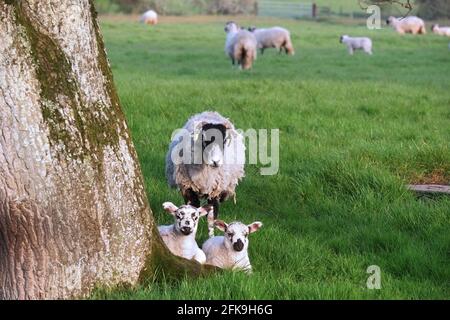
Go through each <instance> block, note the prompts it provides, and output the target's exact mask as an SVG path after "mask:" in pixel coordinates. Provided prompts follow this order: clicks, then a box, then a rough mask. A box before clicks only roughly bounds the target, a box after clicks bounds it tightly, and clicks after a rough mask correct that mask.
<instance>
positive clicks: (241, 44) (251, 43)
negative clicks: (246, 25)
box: [224, 21, 257, 70]
mask: <svg viewBox="0 0 450 320" xmlns="http://www.w3.org/2000/svg"><path fill="white" fill-rule="evenodd" d="M224 30H225V32H226V33H227V38H226V41H225V54H227V55H228V56H229V57H230V58H231V63H232V64H233V65H235V63H236V62H237V64H238V65H239V67H240V68H241V69H244V70H247V69H250V68H251V67H252V65H253V62H254V61H255V60H256V45H257V42H256V38H255V36H254V35H253V34H252V33H251V32H249V31H247V30H245V29H241V28H240V27H239V26H238V25H237V24H236V23H234V22H232V21H230V22H227V24H226V25H225V28H224Z"/></svg>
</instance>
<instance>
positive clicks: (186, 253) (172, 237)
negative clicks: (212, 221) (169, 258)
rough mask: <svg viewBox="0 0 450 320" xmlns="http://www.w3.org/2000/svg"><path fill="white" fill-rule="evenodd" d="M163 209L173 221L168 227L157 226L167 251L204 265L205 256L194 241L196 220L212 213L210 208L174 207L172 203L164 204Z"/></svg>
mask: <svg viewBox="0 0 450 320" xmlns="http://www.w3.org/2000/svg"><path fill="white" fill-rule="evenodd" d="M163 208H164V210H166V211H167V212H169V213H170V214H171V215H172V216H173V217H174V219H175V223H174V224H172V225H169V226H159V227H158V230H159V234H160V235H161V237H162V239H163V240H164V243H165V244H166V245H167V247H168V248H169V250H170V251H171V252H172V253H173V254H174V255H177V256H180V257H183V258H186V259H189V260H190V259H195V260H197V261H198V262H199V263H205V261H206V256H205V254H204V253H203V251H202V250H201V249H200V248H199V247H198V245H197V242H196V241H195V234H196V233H197V226H198V220H199V218H200V217H203V216H205V215H207V214H208V212H209V211H212V208H211V206H205V207H200V208H195V207H193V206H191V205H183V206H181V207H179V208H178V207H177V206H175V205H174V204H173V203H172V202H164V203H163Z"/></svg>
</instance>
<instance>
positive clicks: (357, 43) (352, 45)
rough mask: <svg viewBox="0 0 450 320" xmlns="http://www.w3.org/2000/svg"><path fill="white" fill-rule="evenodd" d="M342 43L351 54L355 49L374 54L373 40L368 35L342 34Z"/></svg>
mask: <svg viewBox="0 0 450 320" xmlns="http://www.w3.org/2000/svg"><path fill="white" fill-rule="evenodd" d="M340 42H341V43H344V44H345V45H346V46H347V49H348V53H350V54H351V55H352V54H353V52H354V51H355V50H363V51H364V52H365V53H367V54H370V55H371V54H372V40H370V38H367V37H357V38H354V37H350V36H348V35H343V36H341V39H340Z"/></svg>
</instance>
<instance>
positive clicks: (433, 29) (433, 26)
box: [431, 24, 439, 32]
mask: <svg viewBox="0 0 450 320" xmlns="http://www.w3.org/2000/svg"><path fill="white" fill-rule="evenodd" d="M437 29H439V25H438V24H433V25H432V26H431V31H433V32H434V31H435V30H437Z"/></svg>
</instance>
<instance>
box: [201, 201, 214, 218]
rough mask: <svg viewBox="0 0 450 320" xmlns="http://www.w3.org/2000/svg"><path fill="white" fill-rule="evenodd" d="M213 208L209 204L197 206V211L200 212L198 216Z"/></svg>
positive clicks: (204, 214)
mask: <svg viewBox="0 0 450 320" xmlns="http://www.w3.org/2000/svg"><path fill="white" fill-rule="evenodd" d="M213 210H214V207H213V206H211V205H209V204H208V205H206V206H203V207H200V208H198V212H199V214H200V217H203V216H206V215H207V214H208V213H210V212H211V211H213Z"/></svg>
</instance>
